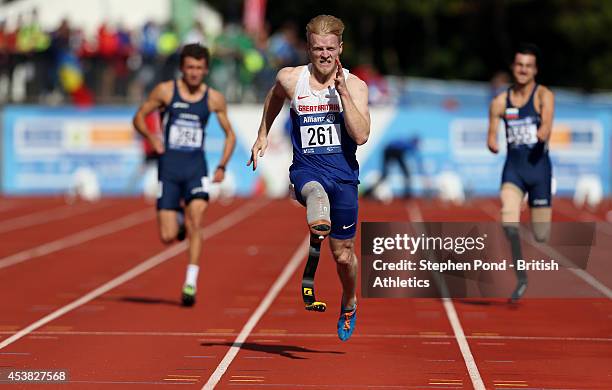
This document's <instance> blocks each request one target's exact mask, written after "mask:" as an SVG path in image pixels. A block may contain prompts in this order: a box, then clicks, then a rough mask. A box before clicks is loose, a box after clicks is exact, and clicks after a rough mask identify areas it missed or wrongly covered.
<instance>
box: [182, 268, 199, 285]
mask: <svg viewBox="0 0 612 390" xmlns="http://www.w3.org/2000/svg"><path fill="white" fill-rule="evenodd" d="M199 270H200V266H198V265H195V264H189V265H188V266H187V275H186V276H185V284H188V285H190V286H193V287H195V286H196V285H197V284H198V271H199Z"/></svg>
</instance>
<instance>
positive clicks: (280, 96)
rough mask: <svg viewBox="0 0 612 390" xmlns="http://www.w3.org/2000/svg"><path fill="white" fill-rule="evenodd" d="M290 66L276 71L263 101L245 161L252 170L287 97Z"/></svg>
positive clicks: (261, 153)
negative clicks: (255, 131)
mask: <svg viewBox="0 0 612 390" xmlns="http://www.w3.org/2000/svg"><path fill="white" fill-rule="evenodd" d="M291 71H292V68H283V69H281V70H279V71H278V74H277V75H276V81H275V82H274V85H273V86H272V88H271V89H270V91H269V92H268V95H267V96H266V101H265V102H264V109H263V116H262V118H261V124H260V125H259V131H258V132H257V139H256V140H255V143H254V144H253V147H252V148H251V158H250V159H249V162H247V166H248V165H251V163H252V164H253V170H255V169H257V159H258V158H259V157H263V155H264V153H265V152H266V148H267V147H268V133H269V132H270V129H271V128H272V123H274V119H276V117H277V116H278V113H279V112H280V110H281V109H282V108H283V103H284V102H285V99H286V98H287V97H288V94H287V90H286V89H285V85H286V84H287V83H288V79H289V78H290V73H291Z"/></svg>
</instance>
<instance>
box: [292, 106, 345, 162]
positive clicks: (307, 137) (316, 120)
mask: <svg viewBox="0 0 612 390" xmlns="http://www.w3.org/2000/svg"><path fill="white" fill-rule="evenodd" d="M336 116H337V115H335V114H327V115H310V116H305V117H303V118H300V136H301V141H302V152H303V153H304V154H330V153H342V146H341V144H342V139H341V134H342V132H341V130H340V129H341V127H340V123H336V122H338V120H337V119H336Z"/></svg>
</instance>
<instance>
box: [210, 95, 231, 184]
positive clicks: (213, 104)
mask: <svg viewBox="0 0 612 390" xmlns="http://www.w3.org/2000/svg"><path fill="white" fill-rule="evenodd" d="M209 98H210V99H209V107H210V110H211V111H212V112H215V113H216V114H217V119H218V120H219V125H221V128H222V129H223V131H224V132H225V144H224V145H223V154H222V155H221V160H220V161H219V165H218V166H217V169H215V174H214V176H213V183H220V182H222V181H223V179H224V178H225V166H226V165H227V163H228V162H229V159H230V157H232V153H233V152H234V147H235V146H236V134H235V133H234V129H233V128H232V125H231V123H230V121H229V118H228V117H227V103H226V102H225V97H224V96H223V95H222V94H221V93H220V92H218V91H215V90H214V89H211V90H210V92H209Z"/></svg>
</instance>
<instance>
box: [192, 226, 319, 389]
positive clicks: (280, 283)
mask: <svg viewBox="0 0 612 390" xmlns="http://www.w3.org/2000/svg"><path fill="white" fill-rule="evenodd" d="M309 240H310V238H309V237H306V238H305V239H304V241H302V243H301V244H300V246H298V248H297V249H296V251H295V253H294V254H293V256H291V259H290V260H289V262H288V263H287V265H286V266H285V268H284V269H283V271H282V272H281V274H280V275H279V276H278V278H277V279H276V281H275V282H274V284H272V287H270V290H268V293H267V294H266V296H265V297H264V299H263V300H262V301H261V303H260V304H259V306H258V307H257V309H255V311H254V312H253V314H252V315H251V317H250V318H249V320H248V321H247V323H246V324H245V325H244V327H243V328H242V330H241V331H240V333H239V334H238V337H236V339H235V340H234V343H233V344H232V346H231V347H230V349H229V350H228V351H227V353H226V354H225V356H224V357H223V360H222V361H221V363H219V365H218V366H217V368H216V369H215V371H214V372H213V373H212V375H211V376H210V377H209V378H208V381H207V382H206V384H205V385H204V387H202V389H207V390H208V389H214V388H215V386H216V385H217V383H219V381H220V380H221V377H222V376H223V374H225V372H226V371H227V369H228V368H229V366H230V364H232V361H233V360H234V358H235V357H236V355H237V354H238V352H239V351H240V348H242V344H243V343H244V342H245V341H246V339H247V338H248V337H249V335H250V334H251V332H252V331H253V329H254V328H255V326H256V325H257V323H258V322H259V320H260V319H261V317H262V316H263V315H264V314H265V312H266V311H267V310H268V308H269V307H270V305H271V304H272V302H274V299H276V296H277V295H278V294H279V293H280V291H281V290H282V289H283V287H284V286H285V284H287V281H288V280H289V279H290V278H291V276H292V275H293V273H294V272H295V270H296V269H297V267H298V266H299V265H300V263H302V261H303V260H304V259H305V258H306V255H307V253H308V243H309Z"/></svg>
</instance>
